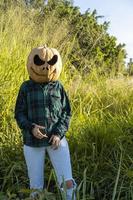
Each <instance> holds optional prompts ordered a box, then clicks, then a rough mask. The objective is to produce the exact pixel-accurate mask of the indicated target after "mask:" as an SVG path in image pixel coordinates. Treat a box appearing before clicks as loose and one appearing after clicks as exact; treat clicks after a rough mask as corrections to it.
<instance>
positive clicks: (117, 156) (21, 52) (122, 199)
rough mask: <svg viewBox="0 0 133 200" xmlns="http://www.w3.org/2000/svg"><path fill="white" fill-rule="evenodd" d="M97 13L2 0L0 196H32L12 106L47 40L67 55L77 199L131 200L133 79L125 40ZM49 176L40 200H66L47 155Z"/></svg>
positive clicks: (65, 4)
mask: <svg viewBox="0 0 133 200" xmlns="http://www.w3.org/2000/svg"><path fill="white" fill-rule="evenodd" d="M98 17H100V16H97V14H96V12H95V11H94V12H90V11H89V10H88V11H86V13H85V14H81V13H80V11H79V9H78V8H77V7H74V6H73V5H72V3H71V2H69V1H64V0H60V1H59V0H58V1H54V0H50V1H48V4H47V5H46V4H44V2H43V1H41V0H38V1H37V0H32V1H23V0H20V1H15V0H10V1H6V0H3V1H1V2H0V110H1V112H0V200H4V199H5V200H6V199H8V200H13V199H14V200H17V199H28V196H29V190H28V180H27V174H26V173H27V172H26V166H25V162H24V157H23V152H22V139H21V134H20V130H19V129H18V127H17V124H16V122H15V119H14V106H15V101H16V96H17V93H18V90H19V86H20V85H21V83H22V82H23V81H24V80H26V79H28V74H27V70H26V67H25V66H26V60H27V55H28V54H29V51H30V50H31V49H32V48H33V47H35V46H38V45H40V44H45V43H46V44H48V46H51V47H55V48H57V49H58V50H59V51H60V52H61V55H62V59H63V71H62V74H61V77H60V80H61V82H62V83H63V84H64V87H65V88H66V90H67V92H68V94H69V97H70V100H71V105H72V111H73V115H72V120H71V126H70V129H69V132H68V133H67V138H68V141H69V144H70V151H71V158H72V166H73V175H74V178H75V179H76V181H77V185H78V186H77V200H92V199H94V200H132V199H133V103H132V102H133V80H132V77H129V76H128V71H127V70H126V68H125V65H124V58H125V56H126V52H125V50H124V45H122V44H117V40H116V38H115V37H113V36H110V35H109V34H108V33H107V28H108V23H107V22H105V23H103V24H100V25H99V24H98V21H97V20H98ZM46 182H47V184H46V185H47V188H46V190H45V191H44V193H43V194H42V195H40V200H41V199H42V200H45V199H49V200H50V199H51V200H52V199H53V200H55V199H59V200H61V194H60V192H59V190H58V187H57V183H56V177H55V174H54V171H53V170H51V164H50V162H49V160H48V159H47V160H46ZM62 199H64V197H62Z"/></svg>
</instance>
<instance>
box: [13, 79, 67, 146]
mask: <svg viewBox="0 0 133 200" xmlns="http://www.w3.org/2000/svg"><path fill="white" fill-rule="evenodd" d="M70 117H71V108H70V103H69V99H68V97H67V95H66V92H65V90H64V88H63V86H62V85H61V83H60V82H59V81H55V82H49V83H43V84H40V83H36V82H34V81H33V80H28V81H25V82H24V83H23V84H22V85H21V87H20V90H19V94H18V97H17V101H16V106H15V118H16V120H17V123H18V126H19V128H20V129H22V135H23V141H24V144H26V145H28V146H33V147H42V146H48V145H50V144H49V138H50V137H51V135H52V134H57V135H59V136H60V137H61V138H62V137H63V136H64V135H65V133H66V132H67V130H68V127H69V121H70ZM33 123H35V124H37V125H40V126H44V127H45V132H46V133H47V135H48V138H44V139H41V140H40V139H37V138H35V137H34V136H33V135H32V133H31V130H32V125H33Z"/></svg>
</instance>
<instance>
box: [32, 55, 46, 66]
mask: <svg viewBox="0 0 133 200" xmlns="http://www.w3.org/2000/svg"><path fill="white" fill-rule="evenodd" d="M34 63H35V65H38V66H41V65H44V64H45V61H43V60H41V58H39V56H38V55H35V56H34Z"/></svg>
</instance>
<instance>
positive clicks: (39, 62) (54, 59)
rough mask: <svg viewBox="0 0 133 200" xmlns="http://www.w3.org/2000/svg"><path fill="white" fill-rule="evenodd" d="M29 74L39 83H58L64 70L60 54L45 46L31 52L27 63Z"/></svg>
mask: <svg viewBox="0 0 133 200" xmlns="http://www.w3.org/2000/svg"><path fill="white" fill-rule="evenodd" d="M27 69H28V73H29V75H30V77H31V79H32V80H34V81H35V82H38V83H45V82H49V81H56V80H57V79H58V78H59V76H60V73H61V70H62V62H61V57H60V54H59V52H58V51H57V50H56V49H54V48H48V47H46V45H45V46H41V47H37V48H34V49H32V50H31V52H30V54H29V56H28V61H27Z"/></svg>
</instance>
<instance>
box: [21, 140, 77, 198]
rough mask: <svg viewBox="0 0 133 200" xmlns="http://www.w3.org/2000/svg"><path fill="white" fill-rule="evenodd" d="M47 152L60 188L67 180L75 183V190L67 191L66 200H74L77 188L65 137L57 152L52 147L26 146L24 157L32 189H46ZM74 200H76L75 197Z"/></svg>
mask: <svg viewBox="0 0 133 200" xmlns="http://www.w3.org/2000/svg"><path fill="white" fill-rule="evenodd" d="M46 151H47V153H48V155H49V158H50V160H51V163H52V165H53V167H54V170H55V173H56V176H57V181H58V184H59V186H60V187H61V185H62V183H63V182H66V181H67V180H72V181H73V188H70V189H67V190H66V199H67V200H72V193H73V190H74V189H75V188H76V183H75V181H74V179H73V177H72V169H71V161H70V153H69V147H68V143H67V140H66V138H65V137H64V138H63V139H62V140H61V144H60V146H59V147H58V149H56V150H53V149H52V148H51V146H48V147H30V146H26V145H24V156H25V160H26V165H27V169H28V176H29V180H30V189H37V190H42V189H43V187H44V165H45V152H46ZM73 199H74V200H75V195H74V198H73Z"/></svg>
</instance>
